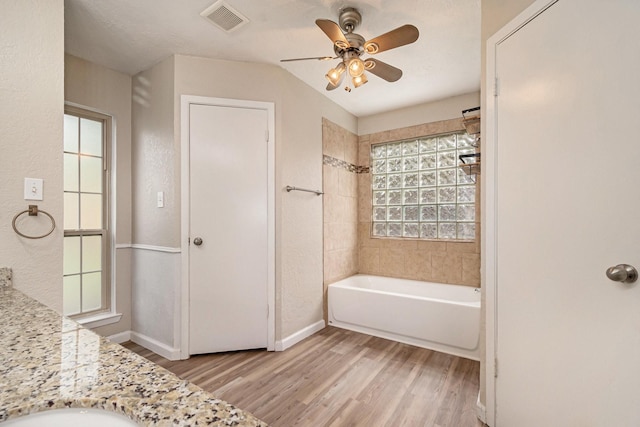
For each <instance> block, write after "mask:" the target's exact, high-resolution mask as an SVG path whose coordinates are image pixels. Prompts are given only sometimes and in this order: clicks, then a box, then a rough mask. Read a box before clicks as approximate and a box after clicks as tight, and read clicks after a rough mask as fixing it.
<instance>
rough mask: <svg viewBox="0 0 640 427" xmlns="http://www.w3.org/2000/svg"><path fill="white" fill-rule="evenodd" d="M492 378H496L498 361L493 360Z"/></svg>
mask: <svg viewBox="0 0 640 427" xmlns="http://www.w3.org/2000/svg"><path fill="white" fill-rule="evenodd" d="M493 377H494V378H498V359H497V358H496V359H493Z"/></svg>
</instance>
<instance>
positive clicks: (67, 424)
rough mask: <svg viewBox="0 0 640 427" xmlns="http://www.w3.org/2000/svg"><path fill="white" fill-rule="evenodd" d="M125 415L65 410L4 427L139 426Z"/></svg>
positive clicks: (17, 420)
mask: <svg viewBox="0 0 640 427" xmlns="http://www.w3.org/2000/svg"><path fill="white" fill-rule="evenodd" d="M137 425H138V424H136V423H135V422H134V421H132V420H131V419H129V418H127V417H126V416H124V415H121V414H116V413H115V412H110V411H105V410H104V409H84V408H65V409H53V410H51V411H43V412H36V413H34V414H29V415H25V416H23V417H18V418H14V419H11V420H9V421H5V422H4V423H2V427H5V426H6V427H42V426H47V427H75V426H78V427H80V426H91V427H131V426H137Z"/></svg>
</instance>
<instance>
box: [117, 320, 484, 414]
mask: <svg viewBox="0 0 640 427" xmlns="http://www.w3.org/2000/svg"><path fill="white" fill-rule="evenodd" d="M124 345H125V347H127V348H129V349H131V350H132V351H134V352H136V353H138V354H140V355H141V356H143V357H146V358H147V359H149V360H151V361H153V362H155V363H157V364H159V365H160V366H163V367H165V368H166V369H168V370H170V371H172V372H173V373H175V374H176V375H178V376H179V377H181V378H184V379H186V380H189V381H191V382H193V383H194V384H197V385H199V386H200V387H202V388H203V389H205V390H207V391H209V392H211V393H213V395H215V396H216V397H219V398H221V399H224V400H226V401H228V402H231V403H233V404H234V405H236V406H238V407H240V408H242V409H244V410H247V411H249V412H251V413H253V414H254V415H256V416H257V417H258V418H261V419H262V420H264V421H266V422H267V423H269V424H270V425H271V426H273V427H294V426H302V427H306V426H309V427H323V426H332V427H347V426H356V427H357V426H368V427H378V426H381V427H382V426H389V427H398V426H403V427H404V426H407V427H481V426H483V424H482V423H481V422H480V421H478V420H477V419H476V417H475V402H476V399H477V396H478V387H479V370H480V367H479V363H478V362H475V361H472V360H468V359H462V358H458V357H455V356H451V355H448V354H444V353H438V352H435V351H431V350H426V349H422V348H418V347H413V346H410V345H406V344H401V343H397V342H394V341H389V340H385V339H382V338H376V337H371V336H368V335H364V334H359V333H356V332H351V331H347V330H344V329H338V328H333V327H327V328H325V329H323V330H322V331H320V332H318V333H316V334H314V335H313V336H311V337H309V338H307V339H306V340H304V341H302V342H300V343H298V344H296V345H295V346H293V347H292V348H290V349H288V350H286V351H284V352H267V351H264V350H249V351H239V352H229V353H218V354H209V355H198V356H192V357H191V358H190V359H189V360H184V361H173V362H172V361H168V360H166V359H164V358H162V357H160V356H158V355H156V354H154V353H152V352H151V351H149V350H147V349H145V348H143V347H141V346H139V345H137V344H134V343H131V342H128V343H125V344H124Z"/></svg>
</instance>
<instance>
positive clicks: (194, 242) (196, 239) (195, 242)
mask: <svg viewBox="0 0 640 427" xmlns="http://www.w3.org/2000/svg"><path fill="white" fill-rule="evenodd" d="M193 244H194V245H196V246H200V245H201V244H202V239H201V238H200V237H196V238H195V239H193Z"/></svg>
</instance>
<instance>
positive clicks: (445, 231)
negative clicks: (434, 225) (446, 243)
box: [438, 222, 456, 239]
mask: <svg viewBox="0 0 640 427" xmlns="http://www.w3.org/2000/svg"><path fill="white" fill-rule="evenodd" d="M438 238H439V239H455V238H456V224H455V223H453V224H451V223H442V222H441V223H439V224H438Z"/></svg>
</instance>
